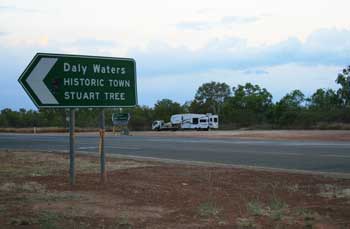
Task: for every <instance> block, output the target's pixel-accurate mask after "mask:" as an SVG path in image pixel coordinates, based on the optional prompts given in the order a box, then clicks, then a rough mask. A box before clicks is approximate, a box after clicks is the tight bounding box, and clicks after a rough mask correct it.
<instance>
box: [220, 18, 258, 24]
mask: <svg viewBox="0 0 350 229" xmlns="http://www.w3.org/2000/svg"><path fill="white" fill-rule="evenodd" d="M260 19H261V18H259V17H238V16H226V17H223V18H222V19H221V22H222V23H223V24H234V23H237V24H247V23H254V22H257V21H259V20H260Z"/></svg>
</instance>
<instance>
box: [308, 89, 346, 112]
mask: <svg viewBox="0 0 350 229" xmlns="http://www.w3.org/2000/svg"><path fill="white" fill-rule="evenodd" d="M309 102H310V105H309V106H310V108H311V109H313V110H322V111H329V110H333V109H335V108H337V107H338V106H339V105H340V103H341V101H340V100H339V98H338V95H337V93H336V92H335V91H334V90H332V89H327V90H324V89H321V88H320V89H317V91H316V92H315V93H314V94H313V95H312V96H311V97H310V98H309Z"/></svg>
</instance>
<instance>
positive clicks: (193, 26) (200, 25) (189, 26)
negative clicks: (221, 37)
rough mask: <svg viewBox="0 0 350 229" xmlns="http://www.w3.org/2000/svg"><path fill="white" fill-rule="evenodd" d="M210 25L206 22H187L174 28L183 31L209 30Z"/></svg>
mask: <svg viewBox="0 0 350 229" xmlns="http://www.w3.org/2000/svg"><path fill="white" fill-rule="evenodd" d="M212 25H213V24H212V23H210V22H206V21H187V22H180V23H178V24H176V27H177V28H178V29H184V30H207V29H210V28H211V27H212Z"/></svg>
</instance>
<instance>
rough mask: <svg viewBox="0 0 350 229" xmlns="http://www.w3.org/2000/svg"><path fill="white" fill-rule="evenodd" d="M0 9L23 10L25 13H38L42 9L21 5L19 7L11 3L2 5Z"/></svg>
mask: <svg viewBox="0 0 350 229" xmlns="http://www.w3.org/2000/svg"><path fill="white" fill-rule="evenodd" d="M0 11H5V12H11V11H19V12H23V13H38V12H41V10H38V9H30V8H20V7H17V6H10V5H2V6H0Z"/></svg>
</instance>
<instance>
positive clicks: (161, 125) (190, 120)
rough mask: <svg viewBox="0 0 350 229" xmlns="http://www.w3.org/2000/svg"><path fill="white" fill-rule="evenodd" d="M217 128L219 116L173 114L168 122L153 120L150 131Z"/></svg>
mask: <svg viewBox="0 0 350 229" xmlns="http://www.w3.org/2000/svg"><path fill="white" fill-rule="evenodd" d="M217 128H219V116H218V115H213V114H210V113H208V114H175V115H172V116H171V117H170V122H167V123H165V122H164V121H163V120H155V121H154V122H153V123H152V130H157V131H161V130H174V131H175V130H209V129H217Z"/></svg>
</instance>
